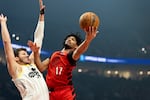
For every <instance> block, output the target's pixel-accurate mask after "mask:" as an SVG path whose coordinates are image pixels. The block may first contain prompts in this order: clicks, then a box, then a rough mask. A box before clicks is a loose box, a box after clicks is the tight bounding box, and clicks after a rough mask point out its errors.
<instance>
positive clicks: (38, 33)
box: [30, 0, 45, 59]
mask: <svg viewBox="0 0 150 100" xmlns="http://www.w3.org/2000/svg"><path fill="white" fill-rule="evenodd" d="M39 8H40V9H39V13H40V14H39V20H38V23H37V26H36V29H35V32H34V43H36V44H37V46H38V47H40V49H39V52H40V51H41V47H42V42H43V38H44V17H45V5H43V1H42V0H39ZM30 58H31V59H34V55H33V53H32V54H31V56H30Z"/></svg>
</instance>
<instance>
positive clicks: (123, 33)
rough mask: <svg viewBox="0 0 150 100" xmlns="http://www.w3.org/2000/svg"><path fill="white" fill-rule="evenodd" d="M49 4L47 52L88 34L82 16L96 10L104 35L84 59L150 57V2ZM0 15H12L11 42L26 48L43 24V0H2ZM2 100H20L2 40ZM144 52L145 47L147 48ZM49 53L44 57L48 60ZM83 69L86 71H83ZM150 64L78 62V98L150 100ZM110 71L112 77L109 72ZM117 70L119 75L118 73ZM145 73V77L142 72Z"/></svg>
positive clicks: (67, 0)
mask: <svg viewBox="0 0 150 100" xmlns="http://www.w3.org/2000/svg"><path fill="white" fill-rule="evenodd" d="M43 2H44V4H45V5H46V12H45V37H44V41H43V48H42V49H43V50H45V51H47V52H52V51H55V50H60V49H61V47H62V41H63V39H64V37H65V36H66V35H67V34H69V33H70V32H80V34H81V36H82V37H83V38H84V34H85V33H84V32H83V31H82V30H81V29H80V27H79V17H80V15H81V14H82V13H84V12H87V11H92V12H95V13H96V14H97V15H98V16H99V17H100V21H101V25H100V27H99V32H100V33H99V34H98V35H97V37H96V38H95V39H94V40H93V41H92V43H91V45H90V47H89V49H88V50H87V52H86V53H84V55H91V56H99V57H109V58H131V59H133V58H134V59H135V58H137V59H149V58H150V39H149V38H150V20H149V18H150V11H149V9H150V6H149V5H150V1H149V0H144V1H142V0H43ZM0 13H3V14H4V15H6V16H7V17H8V22H7V23H8V29H9V32H10V34H11V35H12V34H15V35H16V36H19V38H20V40H16V39H15V38H13V37H11V38H12V43H15V44H19V45H25V46H27V45H26V43H27V40H29V39H30V40H32V39H33V33H34V30H35V27H36V24H37V21H38V14H39V5H38V0H1V1H0ZM0 47H1V49H0V62H1V65H0V100H12V98H13V100H20V97H19V93H18V91H17V89H16V88H15V87H14V85H13V83H12V81H11V78H10V77H9V75H8V73H7V69H6V62H5V58H4V52H3V47H2V42H1V41H0ZM142 48H143V49H142ZM48 56H49V55H43V56H42V58H43V59H44V58H46V57H48ZM81 70H82V72H80V71H81ZM149 70H150V65H143V64H135V65H133V64H106V63H96V62H80V61H79V62H78V66H77V68H76V69H75V71H74V73H73V74H74V77H73V81H74V84H75V87H76V92H77V100H149V98H150V96H149V93H150V86H149V83H150V79H149V74H148V73H149ZM108 71H111V73H107V72H108ZM116 71H118V72H119V73H118V74H115V72H116ZM142 72H143V74H140V73H142Z"/></svg>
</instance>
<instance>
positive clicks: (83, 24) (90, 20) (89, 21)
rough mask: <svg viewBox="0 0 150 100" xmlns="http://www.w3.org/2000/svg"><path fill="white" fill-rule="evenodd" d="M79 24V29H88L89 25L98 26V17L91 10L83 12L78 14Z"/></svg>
mask: <svg viewBox="0 0 150 100" xmlns="http://www.w3.org/2000/svg"><path fill="white" fill-rule="evenodd" d="M79 24H80V28H81V29H85V28H86V29H88V27H89V26H94V27H99V24H100V19H99V17H98V16H97V15H96V14H95V13H93V12H85V13H83V14H82V15H81V16H80V19H79Z"/></svg>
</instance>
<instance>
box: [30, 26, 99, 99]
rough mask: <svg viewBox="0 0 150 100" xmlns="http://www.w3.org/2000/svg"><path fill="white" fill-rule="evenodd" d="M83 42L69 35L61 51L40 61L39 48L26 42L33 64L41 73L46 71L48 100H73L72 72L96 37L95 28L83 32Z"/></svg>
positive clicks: (76, 36)
mask: <svg viewBox="0 0 150 100" xmlns="http://www.w3.org/2000/svg"><path fill="white" fill-rule="evenodd" d="M84 31H85V33H86V35H85V39H84V41H82V40H81V39H80V37H79V36H78V35H76V34H70V35H68V36H67V37H66V38H65V39H64V43H63V45H64V46H63V49H62V50H60V51H56V52H54V53H53V54H52V55H51V57H50V58H47V59H45V60H44V61H41V59H40V54H39V52H38V49H39V47H37V45H36V44H34V43H33V42H32V41H29V42H28V45H29V47H30V48H31V49H32V51H33V52H34V57H35V62H36V64H37V66H40V67H39V70H40V71H41V72H43V71H45V70H46V69H47V71H48V72H47V75H46V83H47V85H48V88H49V90H50V92H49V93H50V100H75V96H76V94H75V92H74V87H73V84H72V71H73V68H75V66H76V62H77V60H78V59H79V58H80V55H81V54H83V53H84V52H85V51H86V50H87V49H88V47H89V45H90V43H91V41H92V40H93V39H94V38H95V37H96V34H97V27H89V29H88V30H86V29H85V30H84Z"/></svg>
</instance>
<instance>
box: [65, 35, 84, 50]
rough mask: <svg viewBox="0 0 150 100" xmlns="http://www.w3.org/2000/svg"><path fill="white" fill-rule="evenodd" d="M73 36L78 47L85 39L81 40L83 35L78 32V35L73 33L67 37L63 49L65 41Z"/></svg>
mask: <svg viewBox="0 0 150 100" xmlns="http://www.w3.org/2000/svg"><path fill="white" fill-rule="evenodd" d="M71 36H73V37H75V39H76V41H77V45H78V46H79V45H80V44H81V43H82V41H83V39H82V38H81V35H80V34H79V33H78V32H77V33H71V34H69V35H67V36H66V37H65V39H64V42H63V47H65V41H66V40H67V38H68V37H71Z"/></svg>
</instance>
